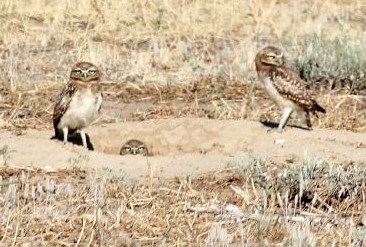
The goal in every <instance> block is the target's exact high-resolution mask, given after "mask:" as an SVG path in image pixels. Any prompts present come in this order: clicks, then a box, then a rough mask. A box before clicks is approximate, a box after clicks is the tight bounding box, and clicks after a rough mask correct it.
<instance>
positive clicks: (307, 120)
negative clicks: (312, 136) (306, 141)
mask: <svg viewBox="0 0 366 247" xmlns="http://www.w3.org/2000/svg"><path fill="white" fill-rule="evenodd" d="M306 125H307V126H308V128H309V129H312V128H313V125H312V124H311V119H310V113H309V111H306Z"/></svg>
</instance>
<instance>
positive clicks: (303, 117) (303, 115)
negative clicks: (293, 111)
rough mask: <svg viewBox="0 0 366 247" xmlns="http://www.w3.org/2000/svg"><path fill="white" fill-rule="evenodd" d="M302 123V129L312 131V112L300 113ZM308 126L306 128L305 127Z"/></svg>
mask: <svg viewBox="0 0 366 247" xmlns="http://www.w3.org/2000/svg"><path fill="white" fill-rule="evenodd" d="M298 115H299V118H300V121H301V127H304V128H306V127H307V128H308V129H309V130H311V129H312V127H313V125H312V124H311V119H310V112H309V111H302V112H298ZM305 125H306V127H305Z"/></svg>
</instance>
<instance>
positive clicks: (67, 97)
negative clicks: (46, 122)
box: [53, 81, 77, 130]
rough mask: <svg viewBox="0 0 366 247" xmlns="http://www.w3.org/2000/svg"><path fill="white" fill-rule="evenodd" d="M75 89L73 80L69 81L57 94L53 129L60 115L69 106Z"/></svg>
mask: <svg viewBox="0 0 366 247" xmlns="http://www.w3.org/2000/svg"><path fill="white" fill-rule="evenodd" d="M76 91H77V86H76V83H75V82H74V81H69V82H68V83H67V84H66V85H65V87H64V88H63V89H62V91H61V93H60V94H59V95H58V96H57V100H56V104H55V108H54V110H53V126H54V128H55V130H56V129H57V125H58V124H59V122H60V120H61V118H62V116H63V115H64V114H65V112H66V111H67V109H68V108H69V105H70V102H71V100H72V97H73V96H74V95H75V93H76Z"/></svg>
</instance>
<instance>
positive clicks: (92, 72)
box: [89, 69, 97, 74]
mask: <svg viewBox="0 0 366 247" xmlns="http://www.w3.org/2000/svg"><path fill="white" fill-rule="evenodd" d="M89 73H90V74H95V73H97V71H96V70H94V69H92V70H89Z"/></svg>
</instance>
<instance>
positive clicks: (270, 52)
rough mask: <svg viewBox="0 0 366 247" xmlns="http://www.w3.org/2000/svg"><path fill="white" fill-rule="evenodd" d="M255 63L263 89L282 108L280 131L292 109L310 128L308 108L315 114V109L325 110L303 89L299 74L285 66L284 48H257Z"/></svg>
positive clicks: (323, 111)
mask: <svg viewBox="0 0 366 247" xmlns="http://www.w3.org/2000/svg"><path fill="white" fill-rule="evenodd" d="M255 66H256V70H257V73H258V77H259V80H260V81H261V83H262V86H263V89H264V91H265V92H266V93H267V94H268V96H269V97H270V98H271V100H272V101H274V102H275V103H276V104H277V105H278V106H279V107H280V108H281V109H282V116H281V120H280V123H279V125H278V130H279V131H282V130H283V128H284V127H285V126H286V124H287V122H288V120H289V118H290V116H291V114H292V112H294V111H295V112H296V113H297V115H298V116H300V118H301V120H302V122H305V123H306V125H307V127H308V128H309V129H311V128H312V124H311V120H310V112H311V113H313V114H314V115H316V116H317V114H316V112H317V111H318V112H322V113H325V112H326V111H325V109H324V108H323V107H321V106H320V105H319V104H318V103H317V102H316V101H315V100H314V99H313V98H312V97H311V96H310V94H309V93H308V92H307V91H306V89H305V87H304V85H303V82H302V80H301V78H300V77H299V75H298V74H297V73H296V72H295V71H293V70H292V69H290V68H289V67H287V65H286V61H285V57H284V55H283V52H282V51H281V50H279V49H278V48H276V47H273V46H268V47H265V48H264V49H262V50H260V51H259V52H258V53H257V55H256V57H255Z"/></svg>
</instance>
